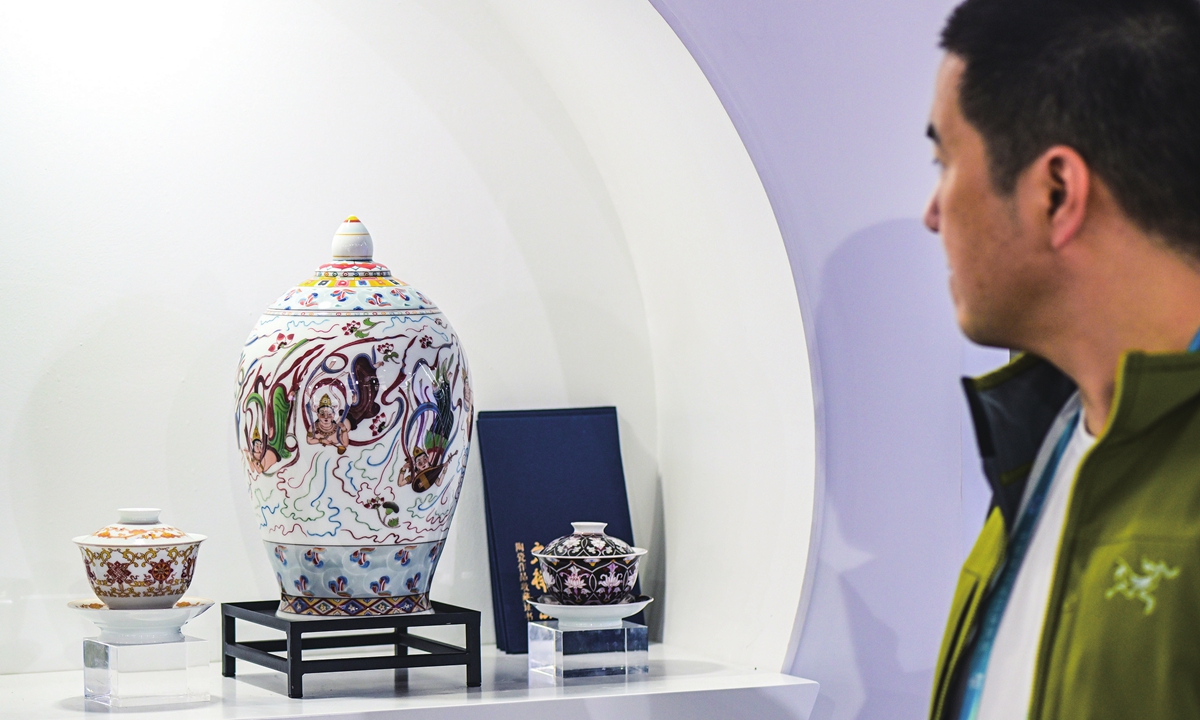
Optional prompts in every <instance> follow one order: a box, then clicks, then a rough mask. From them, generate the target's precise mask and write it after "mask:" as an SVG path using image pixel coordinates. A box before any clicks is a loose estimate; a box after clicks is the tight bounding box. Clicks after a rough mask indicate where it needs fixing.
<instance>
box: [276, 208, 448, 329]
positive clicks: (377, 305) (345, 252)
mask: <svg viewBox="0 0 1200 720" xmlns="http://www.w3.org/2000/svg"><path fill="white" fill-rule="evenodd" d="M374 253H375V244H374V242H373V241H372V240H371V234H370V233H369V232H367V228H366V226H365V225H363V224H362V221H361V220H359V219H358V218H357V217H355V216H353V215H351V216H350V217H348V218H346V220H345V221H344V222H342V225H341V227H339V228H338V231H337V232H336V233H335V234H334V236H333V260H331V261H330V262H327V263H325V264H324V265H321V266H320V267H318V268H317V270H316V272H315V273H313V276H312V277H311V278H309V279H307V280H305V281H304V282H302V283H300V284H299V285H296V286H295V287H293V288H292V289H291V290H288V291H287V292H286V293H284V294H283V295H282V296H281V297H280V298H279V299H278V300H276V301H275V302H274V303H273V304H272V305H271V306H270V307H269V308H267V315H307V316H328V315H408V314H427V313H431V312H437V306H436V305H434V304H433V303H432V302H431V301H430V300H429V298H427V297H425V296H424V295H423V294H421V291H419V290H417V289H415V288H413V287H412V286H410V285H409V284H408V283H405V282H403V281H401V280H397V279H395V278H393V277H392V271H391V270H388V269H387V266H386V265H382V264H380V263H377V262H375V260H374V257H373V256H374ZM290 339H291V338H290V337H289V336H287V335H284V336H282V337H280V338H278V339H277V342H281V343H284V345H283V346H285V347H286V344H287V343H288V342H289V341H290Z"/></svg>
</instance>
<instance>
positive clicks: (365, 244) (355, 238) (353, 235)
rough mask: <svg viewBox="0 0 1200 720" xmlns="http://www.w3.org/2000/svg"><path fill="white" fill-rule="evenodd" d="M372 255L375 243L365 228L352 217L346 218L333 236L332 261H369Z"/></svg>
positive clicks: (359, 221)
mask: <svg viewBox="0 0 1200 720" xmlns="http://www.w3.org/2000/svg"><path fill="white" fill-rule="evenodd" d="M374 255H375V243H374V242H372V240H371V233H369V232H367V228H366V226H364V225H363V224H362V221H361V220H359V219H358V218H357V217H356V216H354V215H351V216H350V217H348V218H346V219H345V221H343V222H342V226H341V227H339V228H338V230H337V232H336V233H335V234H334V236H333V259H334V260H367V261H369V260H370V259H371V258H372V257H374Z"/></svg>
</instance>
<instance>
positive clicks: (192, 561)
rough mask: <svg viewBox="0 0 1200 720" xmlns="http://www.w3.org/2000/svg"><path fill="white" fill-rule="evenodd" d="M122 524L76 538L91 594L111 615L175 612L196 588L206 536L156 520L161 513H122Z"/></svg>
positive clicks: (133, 510)
mask: <svg viewBox="0 0 1200 720" xmlns="http://www.w3.org/2000/svg"><path fill="white" fill-rule="evenodd" d="M117 512H118V513H119V515H120V520H119V521H118V522H116V523H113V524H112V525H106V526H105V527H103V528H100V529H99V530H97V531H96V532H94V533H92V534H91V535H81V536H79V537H77V538H74V539H73V542H74V543H75V544H76V545H78V546H79V550H80V553H82V555H83V565H84V569H85V570H86V571H87V576H88V582H89V583H91V585H92V591H93V592H94V593H96V597H98V598H100V600H102V601H103V602H104V604H105V605H107V606H108V607H110V608H112V609H113V610H156V609H163V608H170V607H174V605H175V602H176V601H177V600H179V599H180V598H182V597H183V594H184V592H186V591H187V589H188V586H189V585H191V584H192V574H193V573H194V572H195V569H196V556H197V554H198V553H199V552H200V543H202V542H204V540H205V539H207V538H206V537H205V536H204V535H195V534H191V533H185V532H183V531H182V530H180V529H179V528H176V527H172V526H171V525H167V524H164V523H161V522H159V521H158V515H159V513H160V512H161V511H160V510H159V509H158V508H121V509H119V510H117Z"/></svg>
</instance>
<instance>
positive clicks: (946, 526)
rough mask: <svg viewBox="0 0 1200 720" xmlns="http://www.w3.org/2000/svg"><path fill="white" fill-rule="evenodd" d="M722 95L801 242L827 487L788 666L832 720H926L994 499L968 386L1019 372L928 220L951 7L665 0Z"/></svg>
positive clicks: (932, 2)
mask: <svg viewBox="0 0 1200 720" xmlns="http://www.w3.org/2000/svg"><path fill="white" fill-rule="evenodd" d="M651 2H652V3H653V4H654V6H655V7H656V8H658V10H659V12H660V13H661V14H662V15H663V17H664V18H665V19H666V20H667V22H668V23H669V24H670V25H671V27H672V28H673V29H674V30H675V32H676V33H677V34H678V35H679V37H680V38H681V39H682V40H683V42H684V44H685V45H686V46H687V47H688V49H689V50H690V51H691V53H692V55H693V56H694V57H695V59H696V61H697V62H698V63H699V65H700V67H701V68H702V69H703V71H704V72H705V74H706V75H707V77H708V79H709V81H710V82H711V83H712V85H713V87H714V88H715V90H716V92H717V95H718V96H719V97H720V98H721V101H722V102H723V103H724V105H725V108H726V110H727V111H728V112H729V115H730V117H731V118H732V119H733V122H734V124H735V126H736V127H737V129H738V132H739V133H740V134H741V137H742V140H743V141H744V142H745V144H746V147H747V149H748V150H749V153H750V156H751V158H752V159H753V161H754V164H755V166H756V168H757V170H758V172H759V175H760V177H761V178H762V181H763V185H764V186H765V188H766V192H767V195H768V197H769V198H770V201H771V204H772V207H773V209H774V212H775V216H776V219H777V220H778V223H779V226H780V229H781V231H782V234H783V238H784V243H785V244H786V246H787V251H788V256H789V259H790V262H791V266H792V274H793V276H794V278H795V281H796V288H797V293H798V296H799V299H800V304H801V307H802V309H803V312H804V317H805V326H806V332H807V333H808V336H809V337H808V341H809V347H810V349H813V351H814V357H813V358H812V366H813V372H814V374H815V377H814V385H815V387H816V391H817V393H818V402H817V408H818V410H817V415H818V416H817V427H818V428H819V432H820V433H821V438H820V443H819V457H820V461H819V462H820V464H821V467H820V468H819V481H818V482H819V488H822V489H821V491H820V492H819V493H818V507H817V517H818V518H819V519H818V522H817V523H816V524H815V525H814V533H815V537H814V541H815V542H814V544H813V547H814V551H813V555H812V557H811V559H810V562H809V568H808V573H809V577H808V578H807V581H806V583H805V591H804V597H803V598H802V600H801V604H800V608H799V611H798V617H797V623H796V637H795V638H794V639H793V643H794V648H795V652H794V656H793V659H791V660H790V661H789V667H786V668H785V670H786V671H790V672H793V673H795V674H797V675H802V676H805V677H810V678H813V679H815V680H818V681H820V683H821V696H820V699H819V700H818V704H817V708H816V710H815V711H814V714H813V717H814V718H838V719H841V718H862V719H866V718H880V719H883V718H887V719H888V720H894V719H895V718H919V717H922V716H923V715H924V714H925V713H926V707H927V702H928V693H929V688H930V685H931V682H932V672H933V664H934V662H935V660H936V654H937V649H938V644H939V642H940V638H941V633H942V623H943V621H944V618H945V613H946V611H947V608H948V606H949V601H950V595H951V593H952V591H953V584H954V581H955V578H956V576H957V571H958V566H959V564H960V563H961V561H962V558H963V556H964V554H965V551H966V549H967V548H968V547H969V543H970V542H971V540H972V539H973V537H974V534H975V532H976V531H977V529H978V527H979V525H980V524H981V522H982V519H983V513H984V510H985V508H986V503H987V496H986V491H985V487H984V484H983V481H982V479H981V477H980V474H979V471H978V463H977V460H976V455H975V448H974V445H973V440H972V439H971V437H970V433H969V429H968V428H966V426H965V422H966V416H965V413H964V403H963V401H962V397H961V393H960V391H959V386H958V378H959V376H960V375H962V374H964V373H977V372H980V371H982V370H984V369H987V368H989V367H993V366H995V365H998V364H1000V363H1002V362H1003V361H1004V358H1005V356H1004V354H1003V353H1001V352H998V351H991V350H983V349H980V348H975V347H972V346H970V345H969V344H968V343H966V342H965V341H964V340H963V339H962V337H961V335H960V333H959V332H958V329H957V327H956V326H955V323H954V318H953V313H952V308H951V305H950V302H949V298H948V295H947V290H946V271H945V261H944V259H943V257H942V254H941V248H940V245H939V243H938V241H937V238H935V237H934V236H932V235H930V234H929V233H928V232H927V231H926V230H925V229H924V228H923V227H922V226H921V223H920V215H921V210H922V208H923V205H924V202H925V200H926V197H927V196H928V193H929V191H930V190H931V188H932V185H933V182H934V179H935V176H934V171H933V168H932V167H931V165H930V157H931V155H930V151H929V148H928V145H927V142H926V140H925V139H924V137H923V131H924V127H925V122H926V117H927V111H928V105H929V101H930V98H931V95H932V84H933V74H934V71H935V69H936V67H937V63H938V61H939V58H940V52H939V51H938V50H937V48H936V41H937V32H938V30H939V28H940V27H941V24H942V22H943V20H944V18H945V16H946V15H947V13H948V12H949V10H950V9H951V7H952V6H953V2H951V1H949V0H925V1H923V2H922V1H917V0H910V1H909V2H905V3H897V2H894V0H860V1H859V2H845V3H829V2H825V3H817V2H812V1H811V0H808V1H798V0H742V1H741V2H736V3H735V2H723V3H722V2H715V1H713V0H709V1H708V2H702V1H701V0H651Z"/></svg>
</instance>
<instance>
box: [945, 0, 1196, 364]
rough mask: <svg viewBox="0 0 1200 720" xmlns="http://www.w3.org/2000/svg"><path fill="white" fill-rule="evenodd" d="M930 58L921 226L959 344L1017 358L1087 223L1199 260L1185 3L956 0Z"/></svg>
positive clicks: (1189, 21)
mask: <svg viewBox="0 0 1200 720" xmlns="http://www.w3.org/2000/svg"><path fill="white" fill-rule="evenodd" d="M942 47H943V48H944V49H945V50H946V51H947V56H946V60H945V62H944V63H943V65H942V68H941V70H940V72H939V77H938V85H937V93H936V98H935V101H934V107H933V112H932V117H931V125H930V134H931V137H932V138H933V139H934V140H935V143H936V146H937V153H938V160H939V162H940V163H941V164H942V165H943V174H942V178H941V180H940V181H939V184H938V188H937V190H936V191H935V193H934V196H933V198H932V199H931V201H930V205H929V208H928V210H927V212H926V224H927V225H929V226H930V228H931V229H933V230H936V231H939V232H940V233H941V234H942V236H943V241H944V242H945V245H946V250H947V255H948V257H949V261H950V267H951V271H952V273H953V278H952V281H951V285H952V291H953V293H954V298H955V305H956V308H957V311H958V316H959V322H960V324H961V325H962V327H963V329H964V331H965V332H966V333H967V335H968V336H969V337H971V338H972V339H974V340H976V341H978V342H981V343H985V344H993V345H1001V346H1009V347H1014V346H1015V347H1023V345H1022V340H1023V336H1025V335H1028V334H1029V333H1031V332H1036V331H1037V328H1036V327H1030V326H1029V325H1028V323H1033V324H1034V325H1036V324H1037V323H1038V322H1039V320H1038V317H1037V312H1035V311H1036V310H1037V308H1039V307H1045V306H1046V305H1047V303H1048V302H1053V301H1055V299H1056V298H1055V294H1056V293H1058V292H1060V290H1061V288H1062V284H1063V282H1065V281H1066V280H1068V279H1069V274H1070V273H1071V272H1072V271H1073V270H1075V269H1076V268H1074V267H1073V266H1072V264H1071V263H1072V261H1071V258H1070V256H1069V255H1067V254H1065V253H1064V249H1065V248H1067V247H1068V245H1069V244H1070V243H1071V242H1072V241H1073V240H1074V239H1075V238H1077V237H1078V236H1079V235H1080V234H1081V233H1086V232H1093V233H1094V231H1096V229H1097V226H1098V223H1107V224H1110V225H1111V224H1114V223H1115V224H1121V223H1123V224H1126V225H1127V226H1129V227H1130V228H1135V229H1136V230H1138V231H1140V233H1141V234H1143V235H1145V236H1147V237H1149V238H1152V239H1154V240H1155V241H1156V242H1159V243H1160V244H1164V245H1165V246H1170V247H1171V248H1173V249H1174V250H1175V251H1178V252H1179V253H1180V254H1181V255H1183V256H1187V257H1190V258H1192V259H1196V258H1200V2H1198V0H966V2H964V3H962V4H961V5H960V6H959V7H958V8H957V9H956V10H955V11H954V13H953V14H952V15H951V17H950V19H949V21H948V22H947V25H946V27H945V29H944V30H943V33H942ZM1106 212H1107V214H1105V213H1106ZM1101 229H1103V228H1101ZM1071 252H1074V250H1073V249H1072V250H1071Z"/></svg>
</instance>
